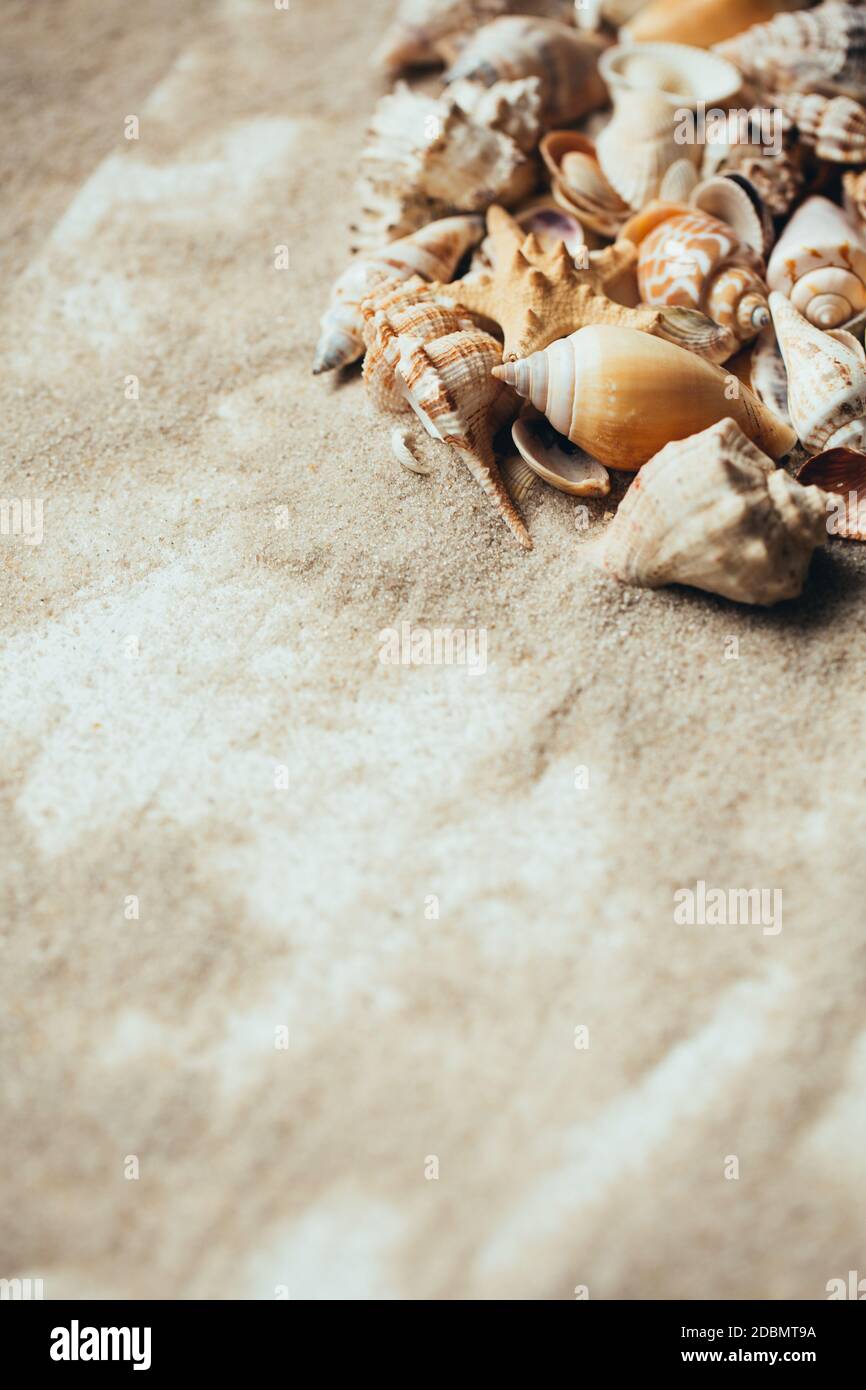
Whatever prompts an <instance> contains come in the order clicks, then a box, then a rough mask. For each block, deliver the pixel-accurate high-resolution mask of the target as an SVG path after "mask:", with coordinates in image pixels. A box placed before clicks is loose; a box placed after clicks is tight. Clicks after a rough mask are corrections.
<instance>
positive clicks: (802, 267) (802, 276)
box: [767, 198, 866, 329]
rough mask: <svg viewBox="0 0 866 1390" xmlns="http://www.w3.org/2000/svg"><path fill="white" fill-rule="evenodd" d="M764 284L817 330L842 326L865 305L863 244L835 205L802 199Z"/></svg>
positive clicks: (774, 254)
mask: <svg viewBox="0 0 866 1390" xmlns="http://www.w3.org/2000/svg"><path fill="white" fill-rule="evenodd" d="M767 284H768V285H769V287H770V289H771V290H779V291H780V292H781V293H783V294H786V295H788V296H789V298H790V300H791V303H792V304H793V305H794V307H795V308H797V309H799V311H800V313H802V314H804V315H805V317H806V318H807V319H808V320H809V322H810V323H813V324H815V325H816V327H818V328H825V329H829V328H842V327H843V326H844V325H845V324H846V323H848V322H849V321H850V320H851V319H853V318H855V317H856V316H857V315H858V314H861V313H862V312H863V311H864V309H866V245H864V244H863V242H861V240H860V234H859V232H858V231H857V229H856V228H855V227H854V226H853V224H852V223H851V222H850V221H849V220H848V218H847V217H846V216H845V214H844V212H843V211H842V209H841V208H839V207H837V206H836V204H835V203H831V202H830V201H829V199H827V198H808V199H807V200H806V202H805V203H803V204H802V206H801V207H799V208H798V209H797V211H796V212H795V214H794V216H793V217H792V218H791V220H790V222H789V223H788V225H787V226H786V227H785V230H784V231H783V233H782V235H781V237H780V238H779V240H778V242H777V243H776V246H775V248H774V250H773V254H772V256H771V257H770V260H769V264H768V266H767Z"/></svg>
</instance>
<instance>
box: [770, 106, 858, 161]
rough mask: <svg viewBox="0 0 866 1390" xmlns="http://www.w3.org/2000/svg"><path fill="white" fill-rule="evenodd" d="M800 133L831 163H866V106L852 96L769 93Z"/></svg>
mask: <svg viewBox="0 0 866 1390" xmlns="http://www.w3.org/2000/svg"><path fill="white" fill-rule="evenodd" d="M767 101H768V103H769V104H770V105H772V106H774V107H778V108H779V109H780V110H781V111H783V112H784V114H785V115H786V116H787V117H788V119H789V120H791V121H793V123H794V125H795V126H796V127H797V130H798V131H799V133H800V139H801V140H802V142H803V144H804V145H809V146H812V147H814V150H815V153H816V155H817V156H818V158H819V159H826V160H829V161H830V163H832V164H864V163H866V110H864V109H863V107H862V106H861V105H860V103H859V101H853V100H852V99H851V97H825V96H821V95H820V93H818V92H779V93H776V94H774V95H773V96H769V97H768V98H767Z"/></svg>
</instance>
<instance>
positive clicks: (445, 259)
mask: <svg viewBox="0 0 866 1390" xmlns="http://www.w3.org/2000/svg"><path fill="white" fill-rule="evenodd" d="M483 228H484V223H483V222H482V220H481V218H480V217H446V218H443V219H442V221H440V222H431V223H430V224H429V225H428V226H426V227H422V229H421V230H420V231H418V232H414V233H413V235H412V236H409V237H404V238H403V239H402V240H401V241H393V242H391V244H390V245H389V246H384V247H382V249H381V250H380V251H372V252H370V253H369V254H368V255H366V256H358V257H357V258H356V259H355V260H354V261H353V262H352V264H351V265H350V266H349V267H348V268H347V269H346V270H344V271H343V274H342V275H341V276H340V278H339V279H338V280H337V281H336V283H335V285H334V288H333V290H332V291H331V302H330V304H329V305H328V308H327V309H326V310H325V313H324V314H323V315H322V322H321V333H320V335H319V341H318V344H317V346H316V359H315V362H314V364H313V372H314V374H315V375H318V374H319V373H320V372H332V371H334V370H335V369H336V368H337V367H346V366H348V365H349V363H350V362H356V361H357V360H358V358H359V357H361V356H362V355H363V352H364V316H363V314H362V313H361V301H362V299H364V298H366V296H367V295H368V294H369V293H370V291H371V290H372V289H373V288H374V287H375V286H376V285H378V284H381V283H382V282H383V281H385V280H390V281H401V280H408V279H409V278H410V277H411V276H412V275H420V277H421V279H422V280H450V279H451V276H452V275H453V274H454V271H455V270H456V269H457V266H458V264H459V262H460V260H461V259H462V257H463V255H464V253H465V252H466V251H468V250H469V248H470V247H472V246H475V245H476V244H477V243H478V242H479V241H480V240H481V235H482V232H483Z"/></svg>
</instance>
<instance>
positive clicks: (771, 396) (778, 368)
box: [749, 328, 791, 425]
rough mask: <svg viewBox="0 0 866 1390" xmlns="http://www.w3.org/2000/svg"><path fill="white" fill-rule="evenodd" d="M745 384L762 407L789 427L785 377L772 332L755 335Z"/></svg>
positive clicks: (773, 331)
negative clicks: (747, 378) (748, 385)
mask: <svg viewBox="0 0 866 1390" xmlns="http://www.w3.org/2000/svg"><path fill="white" fill-rule="evenodd" d="M749 384H750V386H751V388H752V390H753V391H754V393H755V395H756V396H757V397H758V400H759V401H763V402H764V405H766V406H768V407H769V409H770V410H773V411H775V413H776V414H777V415H778V417H779V419H780V420H784V421H785V424H786V425H790V423H791V416H790V413H789V411H788V373H787V372H786V371H785V362H784V358H783V357H782V354H781V352H780V351H779V344H778V343H777V342H776V333H775V329H773V328H765V329H764V331H763V333H759V334H758V337H757V340H756V342H755V346H754V348H753V350H752V358H751V365H750V380H749Z"/></svg>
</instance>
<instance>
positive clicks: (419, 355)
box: [362, 280, 532, 549]
mask: <svg viewBox="0 0 866 1390" xmlns="http://www.w3.org/2000/svg"><path fill="white" fill-rule="evenodd" d="M362 310H363V313H364V318H365V326H364V338H365V342H366V343H367V347H368V352H367V357H366V359H365V362H364V380H365V381H366V383H367V385H368V387H369V388H370V390H371V394H372V395H373V399H374V401H375V402H376V403H377V404H378V405H379V406H381V407H382V408H383V409H386V410H392V411H396V410H400V409H405V408H406V406H408V407H409V408H410V409H412V410H414V411H415V414H416V415H417V416H418V418H419V420H420V421H421V423H422V424H423V426H424V428H425V429H426V430H427V432H428V434H430V435H432V437H433V438H434V439H441V440H443V441H444V442H445V443H446V444H450V445H451V446H452V447H453V448H455V449H457V450H458V451H459V452H460V454H461V456H462V458H463V459H464V461H465V462H466V464H467V467H468V468H469V471H470V473H471V474H472V476H473V477H474V478H475V480H476V482H477V483H478V484H479V486H480V487H481V488H482V489H483V491H484V493H485V494H486V495H487V497H488V498H489V500H490V502H491V503H492V505H493V506H494V508H495V510H496V511H497V512H498V514H499V515H500V516H501V517H502V520H503V521H504V522H505V524H506V526H507V527H508V528H509V530H510V531H511V532H512V534H513V535H514V536H515V538H516V539H517V540H518V541H519V543H520V544H521V545H522V546H523V547H524V548H525V549H531V547H532V542H531V540H530V539H529V534H528V532H527V530H526V527H525V526H524V524H523V522H522V520H521V519H520V517H519V515H518V513H517V511H516V510H515V507H514V504H513V502H512V501H511V498H510V497H509V496H508V492H507V490H506V488H505V484H504V483H503V481H502V477H501V475H500V473H499V469H498V468H497V465H496V459H495V456H494V453H493V437H494V435H495V434H496V431H497V430H498V429H499V428H501V426H502V425H503V424H504V423H505V422H506V421H507V420H509V419H510V418H512V417H513V414H514V405H513V401H511V400H509V397H508V392H507V391H506V390H505V389H504V387H503V386H502V385H501V384H500V383H499V381H497V380H496V378H495V377H494V376H493V369H494V367H497V366H498V365H499V363H500V362H501V361H502V349H501V348H500V346H499V344H498V343H497V341H496V339H495V338H491V337H490V335H489V334H487V333H484V332H482V331H481V329H479V328H477V327H476V326H475V324H474V323H473V322H472V320H471V319H470V318H468V316H467V315H466V314H464V313H463V312H462V310H461V309H460V308H459V306H458V305H456V304H453V303H451V302H449V301H447V300H441V299H440V300H437V298H436V295H435V293H434V292H432V291H431V290H430V289H429V288H428V287H427V286H425V285H424V284H423V282H422V281H420V280H410V281H408V282H407V283H406V285H403V286H400V287H399V288H398V289H394V288H393V287H391V286H384V287H380V288H379V290H378V291H374V292H373V294H372V295H370V296H369V297H368V298H367V299H366V300H365V301H364V303H363V305H362Z"/></svg>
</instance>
